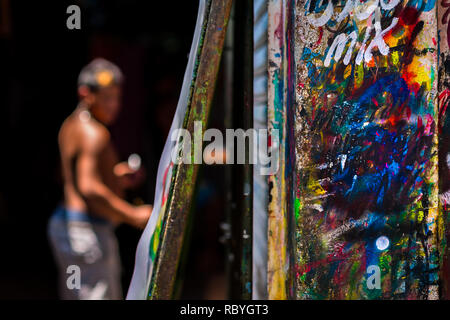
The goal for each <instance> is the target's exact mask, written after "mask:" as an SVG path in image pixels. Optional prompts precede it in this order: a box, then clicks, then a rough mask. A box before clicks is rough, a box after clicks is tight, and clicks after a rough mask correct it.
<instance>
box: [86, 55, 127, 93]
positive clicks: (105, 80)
mask: <svg viewBox="0 0 450 320" xmlns="http://www.w3.org/2000/svg"><path fill="white" fill-rule="evenodd" d="M122 81H123V75H122V71H120V69H119V67H118V66H116V65H115V64H114V63H112V62H110V61H108V60H105V59H102V58H97V59H95V60H93V61H92V62H91V63H89V64H88V65H87V66H85V67H84V68H83V69H82V70H81V72H80V75H79V77H78V87H81V86H87V87H88V88H89V89H90V90H92V91H98V90H99V89H100V88H104V87H107V86H110V85H112V84H118V85H120V84H122Z"/></svg>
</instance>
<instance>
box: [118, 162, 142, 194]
mask: <svg viewBox="0 0 450 320" xmlns="http://www.w3.org/2000/svg"><path fill="white" fill-rule="evenodd" d="M114 175H115V176H116V177H117V178H118V179H119V184H120V186H121V187H122V188H123V189H124V190H126V189H134V188H137V187H138V186H139V185H141V184H142V183H143V182H144V180H145V170H144V168H143V167H141V168H139V169H138V170H133V169H132V168H130V167H129V165H128V162H126V161H124V162H120V163H118V164H116V165H115V166H114Z"/></svg>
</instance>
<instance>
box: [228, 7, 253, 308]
mask: <svg viewBox="0 0 450 320" xmlns="http://www.w3.org/2000/svg"><path fill="white" fill-rule="evenodd" d="M234 13H235V16H234V72H233V73H234V85H233V87H234V92H233V101H234V103H233V126H234V128H241V129H243V130H244V131H246V130H247V129H249V128H253V0H240V1H236V3H235V11H234ZM235 150H236V149H235ZM234 154H235V155H236V152H235V153H234ZM251 154H252V153H251V152H250V150H249V148H246V159H247V160H246V163H245V164H243V165H238V164H237V165H236V164H235V165H234V167H233V169H232V170H233V180H234V182H233V202H234V203H235V204H236V206H235V208H234V210H233V211H232V220H231V227H232V239H231V242H232V250H233V252H234V257H235V259H234V261H233V263H232V265H231V275H232V284H231V285H232V287H231V290H230V295H231V298H232V299H251V297H252V233H253V232H252V230H253V220H252V217H253V202H252V199H253V165H252V164H250V163H249V160H250V155H251Z"/></svg>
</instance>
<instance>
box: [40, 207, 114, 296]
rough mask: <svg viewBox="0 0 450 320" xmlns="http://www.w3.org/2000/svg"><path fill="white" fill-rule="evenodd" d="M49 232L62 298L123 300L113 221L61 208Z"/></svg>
mask: <svg viewBox="0 0 450 320" xmlns="http://www.w3.org/2000/svg"><path fill="white" fill-rule="evenodd" d="M47 231H48V237H49V240H50V243H51V247H52V251H53V255H54V257H55V259H56V263H57V265H58V272H59V294H60V297H61V299H64V300H111V299H113V300H117V299H122V288H121V284H120V279H121V266H120V256H119V248H118V244H117V239H116V236H115V234H114V227H113V226H112V225H111V224H110V223H109V222H107V221H106V220H102V219H96V218H92V217H90V216H89V215H87V214H84V213H80V212H75V211H72V210H66V209H65V208H63V207H59V208H57V209H56V211H55V213H54V214H53V215H52V217H51V218H50V221H49V224H48V230H47Z"/></svg>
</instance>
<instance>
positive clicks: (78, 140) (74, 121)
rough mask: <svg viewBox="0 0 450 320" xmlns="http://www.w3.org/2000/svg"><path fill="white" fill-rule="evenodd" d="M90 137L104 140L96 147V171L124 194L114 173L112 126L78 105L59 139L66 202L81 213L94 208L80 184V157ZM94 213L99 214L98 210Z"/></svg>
mask: <svg viewBox="0 0 450 320" xmlns="http://www.w3.org/2000/svg"><path fill="white" fill-rule="evenodd" d="M90 139H99V140H101V141H102V143H100V144H99V145H98V148H97V149H98V150H96V155H97V163H96V166H95V170H96V174H98V176H99V178H100V180H101V181H102V182H103V183H104V184H105V185H106V186H108V187H109V188H110V189H111V190H112V191H113V192H114V193H115V194H117V195H118V196H120V197H122V190H121V189H120V187H119V184H118V180H117V178H116V176H115V175H114V173H113V172H114V166H115V165H116V164H117V163H118V157H117V153H116V151H115V149H114V147H113V145H112V143H111V140H110V134H109V131H108V129H107V128H106V127H105V126H104V125H103V124H101V123H99V122H98V121H96V120H95V119H93V118H92V117H91V116H90V114H89V112H88V111H86V110H82V109H78V108H77V109H76V110H75V111H74V112H73V113H72V114H71V115H70V116H69V117H68V118H67V119H66V120H65V121H64V123H63V125H62V126H61V129H60V132H59V136H58V142H59V149H60V154H61V165H62V176H63V181H64V205H65V207H66V208H68V209H72V210H77V211H79V212H89V211H90V210H89V208H88V205H87V204H86V202H85V201H84V199H83V197H82V196H81V194H80V192H79V189H78V186H77V181H78V179H77V167H78V161H79V156H80V154H81V152H83V149H84V147H85V145H86V143H87V142H88V141H89V140H90ZM90 213H91V214H94V215H95V212H90Z"/></svg>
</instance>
